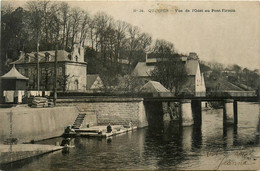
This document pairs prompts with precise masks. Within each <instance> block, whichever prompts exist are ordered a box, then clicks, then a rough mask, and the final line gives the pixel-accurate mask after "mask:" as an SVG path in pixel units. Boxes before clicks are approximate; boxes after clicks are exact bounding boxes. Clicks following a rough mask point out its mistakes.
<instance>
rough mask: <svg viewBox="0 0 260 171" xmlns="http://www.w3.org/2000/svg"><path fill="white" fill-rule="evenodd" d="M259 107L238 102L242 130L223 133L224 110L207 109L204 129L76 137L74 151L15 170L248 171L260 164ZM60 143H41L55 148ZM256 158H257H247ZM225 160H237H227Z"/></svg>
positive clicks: (155, 128) (171, 127)
mask: <svg viewBox="0 0 260 171" xmlns="http://www.w3.org/2000/svg"><path fill="white" fill-rule="evenodd" d="M259 106H260V105H259V104H257V103H242V102H240V103H238V125H237V127H234V126H228V127H224V128H223V122H222V119H223V110H222V109H214V110H205V111H203V112H202V126H201V128H200V127H196V126H190V127H180V126H178V124H177V123H175V122H159V121H158V124H156V125H150V126H149V127H147V128H144V129H139V130H136V131H134V132H129V133H126V134H122V135H118V136H114V137H112V138H111V139H96V138H76V139H73V140H72V144H74V145H75V148H71V149H70V151H69V153H63V152H61V151H58V152H54V153H50V154H46V155H44V156H41V157H37V158H34V159H31V160H26V161H23V162H19V163H14V164H12V165H11V166H10V169H22V170H36V169H37V170H38V169H47V170H49V169H52V170H53V169H67V170H72V169H119V170H126V169H127V170H135V169H145V170H150V169H220V168H222V169H228V168H229V167H224V165H225V164H226V166H232V168H233V169H234V168H235V169H238V168H244V165H245V166H246V168H249V167H251V165H257V163H256V162H259V161H260V160H259V159H257V156H256V154H257V155H258V154H259V131H260V130H259V129H260V119H259V112H260V111H259ZM61 140H62V139H61V138H55V139H50V140H45V141H41V142H38V143H40V144H55V142H61ZM250 151H251V152H252V153H249V152H250ZM241 152H246V154H244V153H243V154H244V155H243V154H240V153H241ZM229 154H230V155H229ZM251 154H254V155H253V158H252V156H248V155H251ZM223 156H224V158H225V160H223V159H224V158H223ZM226 157H229V159H230V158H231V159H232V160H228V161H226ZM239 157H242V158H245V157H247V160H248V161H247V162H244V163H243V162H240V161H237V159H238V158H239ZM248 157H249V158H248ZM250 157H251V158H250ZM259 157H260V156H259ZM243 160H244V159H243ZM228 162H229V163H228ZM239 162H240V163H239ZM250 162H251V163H250ZM220 165H223V166H220ZM255 167H258V166H255ZM254 169H255V168H254Z"/></svg>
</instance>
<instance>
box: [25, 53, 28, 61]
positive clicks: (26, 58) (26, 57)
mask: <svg viewBox="0 0 260 171" xmlns="http://www.w3.org/2000/svg"><path fill="white" fill-rule="evenodd" d="M24 60H25V62H29V55H28V54H27V53H26V54H25V56H24Z"/></svg>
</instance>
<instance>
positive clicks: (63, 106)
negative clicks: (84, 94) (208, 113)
mask: <svg viewBox="0 0 260 171" xmlns="http://www.w3.org/2000/svg"><path fill="white" fill-rule="evenodd" d="M10 113H12V137H13V138H19V143H21V142H29V141H31V140H41V139H47V138H51V137H56V136H60V135H62V133H63V132H64V129H65V127H66V126H67V125H72V124H73V123H74V121H75V119H76V117H77V115H78V114H79V113H86V114H87V115H86V117H85V120H84V122H83V127H84V126H86V125H87V124H89V125H90V126H95V125H107V124H108V123H111V124H116V125H128V124H129V122H130V121H132V122H133V124H134V125H136V126H138V127H139V128H140V127H145V126H147V125H148V122H147V117H146V111H145V108H144V104H143V99H141V98H116V97H113V98H91V97H89V98H87V99H68V100H64V99H58V100H57V107H54V108H30V107H13V108H8V109H3V108H2V109H0V118H1V119H0V143H3V142H4V140H6V139H7V138H9V137H10Z"/></svg>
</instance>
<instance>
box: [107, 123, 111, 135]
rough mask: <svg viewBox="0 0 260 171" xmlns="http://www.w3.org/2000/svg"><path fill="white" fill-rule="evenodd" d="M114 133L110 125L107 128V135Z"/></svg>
mask: <svg viewBox="0 0 260 171" xmlns="http://www.w3.org/2000/svg"><path fill="white" fill-rule="evenodd" d="M111 132H112V127H111V125H110V123H109V124H108V126H107V133H111Z"/></svg>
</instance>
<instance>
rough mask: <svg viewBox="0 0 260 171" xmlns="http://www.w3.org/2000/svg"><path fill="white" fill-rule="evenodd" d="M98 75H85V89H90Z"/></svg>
mask: <svg viewBox="0 0 260 171" xmlns="http://www.w3.org/2000/svg"><path fill="white" fill-rule="evenodd" d="M98 77H99V75H98V74H87V85H86V88H87V89H90V88H91V87H92V85H93V84H94V82H95V81H96V80H97V79H98Z"/></svg>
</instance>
